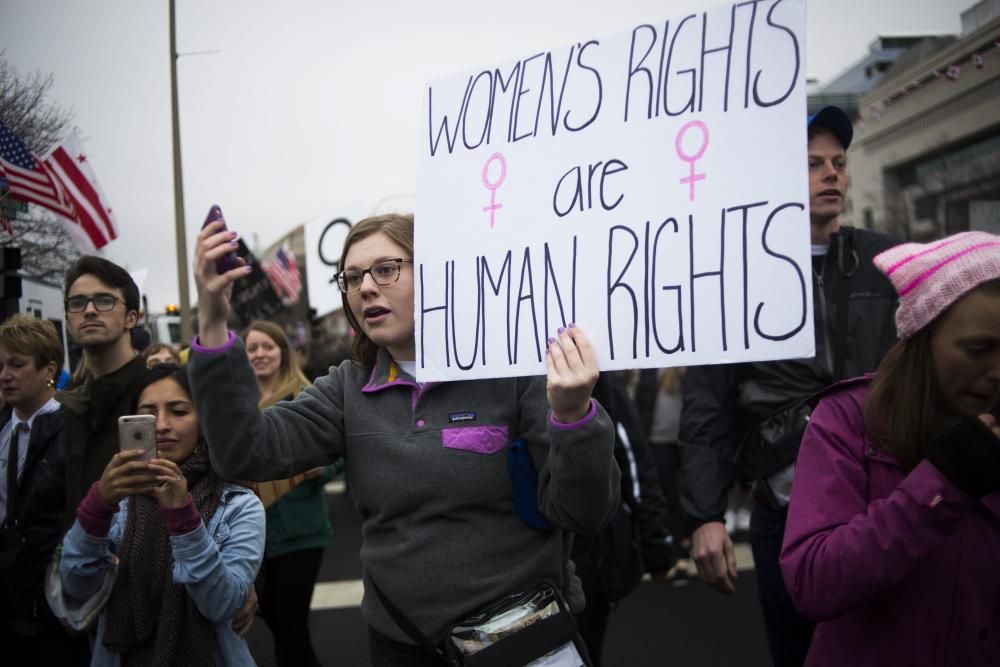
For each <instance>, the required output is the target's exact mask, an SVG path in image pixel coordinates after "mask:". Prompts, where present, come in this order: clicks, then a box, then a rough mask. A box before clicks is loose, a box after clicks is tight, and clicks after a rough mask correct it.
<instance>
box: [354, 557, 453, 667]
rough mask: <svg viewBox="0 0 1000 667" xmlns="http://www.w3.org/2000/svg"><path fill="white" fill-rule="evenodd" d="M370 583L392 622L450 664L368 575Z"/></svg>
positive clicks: (420, 645)
mask: <svg viewBox="0 0 1000 667" xmlns="http://www.w3.org/2000/svg"><path fill="white" fill-rule="evenodd" d="M368 581H369V582H371V585H372V590H374V591H375V595H377V596H378V599H379V601H380V602H381V603H382V607H384V608H385V610H386V612H387V613H388V614H389V616H390V617H391V618H392V620H393V621H395V623H396V625H398V626H399V629H400V630H402V631H403V632H405V633H406V635H407V636H408V637H409V638H410V639H412V640H413V641H415V642H416V643H417V646H419V647H420V648H422V649H424V650H425V651H427V652H428V653H431V654H433V655H435V656H437V657H438V658H440V659H441V664H442V665H447V664H450V663H449V661H448V660H447V658H445V655H444V652H443V651H442V650H441V649H440V648H439V647H437V646H435V645H434V643H433V642H431V640H430V639H428V638H427V635H425V634H424V633H422V632H421V631H420V629H419V628H417V626H416V625H414V624H413V622H412V621H410V619H409V618H407V617H406V615H405V614H404V613H403V612H401V611H400V610H399V609H397V608H396V605H394V604H393V603H392V602H391V601H390V600H389V598H388V597H386V595H385V593H383V592H382V589H381V588H379V587H378V584H376V583H375V580H374V579H373V578H372V576H371V574H369V575H368Z"/></svg>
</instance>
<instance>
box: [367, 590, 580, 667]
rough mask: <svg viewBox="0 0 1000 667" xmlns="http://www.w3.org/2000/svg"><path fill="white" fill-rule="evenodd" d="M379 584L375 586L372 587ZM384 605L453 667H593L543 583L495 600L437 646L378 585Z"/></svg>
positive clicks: (563, 608) (558, 599) (555, 595)
mask: <svg viewBox="0 0 1000 667" xmlns="http://www.w3.org/2000/svg"><path fill="white" fill-rule="evenodd" d="M372 583H373V584H374V582H372ZM373 587H374V590H375V593H376V594H377V595H378V597H379V599H380V600H381V602H382V606H383V607H385V609H386V611H387V612H388V613H389V615H390V616H391V617H392V619H393V620H394V621H395V622H396V624H397V625H399V627H400V629H402V630H403V631H404V632H405V633H406V634H407V635H408V636H409V637H410V638H411V639H413V640H414V641H415V642H416V643H417V644H418V645H419V646H421V647H423V648H424V649H425V650H427V651H428V652H431V653H433V654H435V655H436V656H438V657H439V658H440V659H441V662H442V664H446V665H450V666H451V667H509V666H510V665H525V666H527V667H590V665H591V662H590V660H589V658H588V657H587V649H586V647H585V646H584V643H583V640H582V638H581V637H580V633H579V632H578V630H577V627H576V621H575V620H574V618H573V613H572V612H571V611H570V609H569V605H568V604H566V602H565V600H563V598H562V596H561V595H560V594H559V592H558V590H557V589H556V588H555V587H553V586H552V585H550V584H548V583H543V584H540V585H538V586H536V587H535V588H533V589H531V590H530V591H527V592H520V593H513V594H511V595H507V596H504V597H503V598H500V599H499V600H495V601H493V602H491V603H490V604H488V605H486V606H484V607H483V608H481V609H480V610H478V611H476V612H473V613H472V614H470V615H469V616H466V617H465V618H463V619H462V620H460V621H458V622H457V623H454V624H452V625H451V626H450V627H449V628H448V630H447V631H446V632H445V634H444V640H443V641H442V642H441V643H440V644H439V645H437V644H434V643H433V642H432V641H431V640H430V639H428V638H427V636H426V635H424V634H423V633H422V632H420V630H419V629H417V627H416V626H415V625H413V623H412V622H410V620H409V619H408V618H407V617H406V616H405V615H403V614H402V613H401V612H400V611H399V610H398V609H397V608H396V607H395V605H393V604H392V603H391V602H390V601H389V600H388V598H386V597H385V594H384V593H382V591H381V590H380V589H379V588H378V586H377V585H374V586H373Z"/></svg>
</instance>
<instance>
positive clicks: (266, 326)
mask: <svg viewBox="0 0 1000 667" xmlns="http://www.w3.org/2000/svg"><path fill="white" fill-rule="evenodd" d="M251 331H259V332H260V333H262V334H264V335H265V336H267V337H268V338H270V339H271V340H273V341H274V344H275V345H277V346H278V349H279V350H281V364H280V365H279V366H278V377H276V378H275V379H274V389H272V390H271V395H270V396H269V397H268V398H267V399H263V400H261V405H260V407H262V408H264V407H267V406H268V405H271V404H272V403H277V402H278V401H280V400H282V399H284V398H285V397H286V396H288V395H289V394H297V393H299V392H300V391H301V390H302V388H303V387H305V386H307V385H308V384H309V380H308V379H307V378H306V376H305V375H303V373H302V370H301V369H299V362H298V361H297V360H296V359H295V355H294V354H292V344H291V343H289V342H288V336H286V335H285V330H284V329H282V328H281V327H280V326H278V325H277V324H275V323H274V322H268V321H267V320H258V321H256V322H251V323H250V326H248V327H247V328H246V331H244V332H243V343H244V344H245V343H246V342H247V336H249V335H250V332H251Z"/></svg>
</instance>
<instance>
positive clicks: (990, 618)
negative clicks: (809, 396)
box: [781, 377, 1000, 667]
mask: <svg viewBox="0 0 1000 667" xmlns="http://www.w3.org/2000/svg"><path fill="white" fill-rule="evenodd" d="M868 380H869V378H867V377H866V378H858V379H856V380H851V381H848V382H845V383H842V385H841V386H839V387H837V388H835V389H833V390H832V392H831V393H830V394H829V395H828V396H827V397H825V398H824V399H823V400H822V401H821V402H820V404H819V405H818V406H817V407H816V410H815V411H814V412H813V416H812V419H811V421H810V424H809V428H808V429H807V430H806V434H805V437H804V438H803V440H802V448H801V450H800V452H799V457H798V462H797V463H796V468H795V483H794V485H793V489H792V499H791V503H790V505H789V511H788V523H787V526H786V529H785V541H784V545H783V548H782V550H781V570H782V573H783V574H784V577H785V582H786V583H787V585H788V591H789V593H790V594H791V596H792V600H793V601H794V602H795V605H796V606H797V607H798V608H799V610H800V611H801V612H802V613H803V614H805V615H806V616H808V617H810V618H812V619H814V620H816V621H818V623H819V624H818V626H817V628H816V633H815V635H814V636H813V641H812V646H811V648H810V650H809V656H808V658H807V660H806V665H807V667H818V666H826V665H830V666H836V667H843V666H845V665H851V666H852V667H863V666H865V665H880V666H881V665H907V666H919V665H928V666H929V665H933V666H934V667H950V666H954V667H975V666H978V665H1000V493H993V494H990V495H989V496H987V497H986V498H984V499H983V500H981V501H979V500H976V499H975V498H972V497H970V496H967V495H965V494H964V493H963V492H962V491H960V490H958V488H956V487H955V486H954V485H953V484H951V482H949V481H948V480H947V479H945V477H944V476H943V475H942V474H941V473H940V472H938V470H937V468H935V467H934V466H933V465H931V464H930V463H929V462H928V461H922V462H921V463H920V464H919V465H918V466H917V467H916V468H914V469H913V470H910V471H907V470H906V469H904V468H903V467H902V466H901V465H900V463H899V461H898V460H897V459H896V458H895V457H894V456H892V455H891V454H889V453H888V452H886V451H883V450H880V449H878V448H876V447H874V446H873V444H872V442H871V440H870V439H869V438H868V436H867V435H866V433H865V428H864V417H863V410H864V401H865V397H866V396H867V395H868Z"/></svg>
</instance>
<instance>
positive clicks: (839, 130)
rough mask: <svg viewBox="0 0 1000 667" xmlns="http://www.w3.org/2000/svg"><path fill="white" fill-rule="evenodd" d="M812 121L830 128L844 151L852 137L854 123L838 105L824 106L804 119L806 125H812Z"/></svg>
mask: <svg viewBox="0 0 1000 667" xmlns="http://www.w3.org/2000/svg"><path fill="white" fill-rule="evenodd" d="M813 123H816V124H817V125H822V126H823V127H828V128H830V130H831V131H833V133H834V134H835V135H836V136H837V139H839V140H840V145H841V146H843V147H844V150H845V151H846V150H847V148H848V147H849V146H850V145H851V139H853V138H854V123H852V122H851V119H850V118H849V117H848V115H847V113H845V112H844V110H843V109H841V108H840V107H835V106H826V107H823V108H822V109H820V110H819V111H817V112H816V113H814V114H813V115H811V116H809V119H808V120H807V121H806V126H807V127H810V128H811V127H812V126H813Z"/></svg>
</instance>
